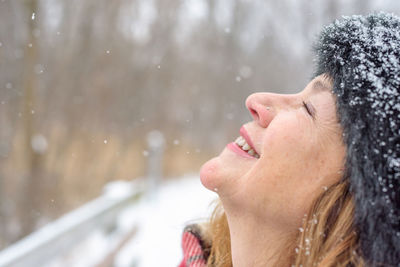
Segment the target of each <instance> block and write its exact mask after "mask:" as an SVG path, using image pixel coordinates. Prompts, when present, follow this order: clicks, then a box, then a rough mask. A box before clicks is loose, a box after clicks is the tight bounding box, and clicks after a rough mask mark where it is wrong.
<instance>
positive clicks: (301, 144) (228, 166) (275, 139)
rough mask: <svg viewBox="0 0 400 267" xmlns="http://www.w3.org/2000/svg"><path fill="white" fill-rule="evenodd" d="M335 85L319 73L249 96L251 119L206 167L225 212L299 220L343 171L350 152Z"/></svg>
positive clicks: (284, 222) (281, 221) (205, 177)
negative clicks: (295, 88) (297, 86)
mask: <svg viewBox="0 0 400 267" xmlns="http://www.w3.org/2000/svg"><path fill="white" fill-rule="evenodd" d="M331 88H332V84H331V81H330V80H329V79H328V78H326V76H322V75H321V76H318V77H316V78H315V79H314V80H312V81H311V82H310V83H309V84H308V85H307V86H306V87H305V88H304V90H303V91H302V92H299V93H297V94H291V95H285V94H273V93H255V94H252V95H250V96H249V97H248V98H247V100H246V106H247V108H248V110H249V111H250V113H251V115H252V116H253V121H251V122H249V123H247V124H245V125H243V127H242V128H241V129H240V136H242V138H239V140H238V141H237V143H238V144H237V143H235V142H233V143H230V144H228V145H227V146H226V148H225V149H224V150H223V151H222V153H221V154H220V155H219V156H217V157H215V158H213V159H211V160H210V161H208V162H207V163H205V164H204V165H203V167H202V169H201V173H200V177H201V181H202V183H203V185H204V186H205V187H207V188H208V189H210V190H213V191H216V192H217V193H218V195H219V196H220V199H221V201H222V203H223V205H224V208H225V210H226V211H227V212H229V211H233V212H235V213H236V214H241V212H242V213H243V214H246V215H248V216H254V217H255V218H256V219H260V220H266V221H269V222H274V223H276V224H277V225H279V226H280V227H282V226H288V227H293V226H295V225H297V226H298V225H299V224H300V223H301V218H303V216H304V214H305V213H306V212H307V209H308V208H309V207H310V205H311V202H312V200H313V199H314V198H315V197H316V196H318V195H319V194H320V193H321V192H322V191H323V190H326V188H327V187H329V186H330V185H332V184H333V183H335V182H337V181H338V180H339V179H340V178H341V170H342V168H343V165H344V157H345V152H346V151H345V146H344V145H343V142H342V130H341V127H340V125H339V123H338V119H337V116H336V106H335V97H334V95H333V94H332V93H331ZM242 139H244V140H245V142H244V141H243V140H242ZM244 143H247V145H248V146H249V147H251V148H249V147H248V146H246V144H245V145H244V147H242V145H243V144H244ZM249 149H250V150H251V149H252V150H253V151H254V152H255V153H253V152H252V151H250V152H245V151H244V150H247V151H249Z"/></svg>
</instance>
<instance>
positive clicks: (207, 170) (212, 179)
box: [200, 157, 221, 191]
mask: <svg viewBox="0 0 400 267" xmlns="http://www.w3.org/2000/svg"><path fill="white" fill-rule="evenodd" d="M220 172H221V162H220V158H219V157H215V158H212V159H210V160H209V161H207V162H206V163H204V164H203V166H202V167H201V169H200V181H201V183H202V184H203V186H204V187H205V188H207V189H209V190H212V191H216V188H217V189H218V187H219V185H220V184H221V179H220V178H221V177H220V176H221V173H220Z"/></svg>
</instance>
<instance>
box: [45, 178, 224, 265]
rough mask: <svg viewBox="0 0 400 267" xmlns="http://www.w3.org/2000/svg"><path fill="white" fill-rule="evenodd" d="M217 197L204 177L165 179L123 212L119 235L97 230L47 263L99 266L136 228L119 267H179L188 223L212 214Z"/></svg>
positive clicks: (118, 258) (120, 256)
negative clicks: (71, 248) (64, 254)
mask: <svg viewBox="0 0 400 267" xmlns="http://www.w3.org/2000/svg"><path fill="white" fill-rule="evenodd" d="M216 197H217V195H216V194H215V193H214V192H211V191H208V190H206V189H205V188H204V187H203V186H202V185H201V183H200V180H199V177H198V175H187V176H185V177H181V178H179V179H174V180H168V181H165V182H163V183H162V184H161V185H160V186H159V188H158V190H156V191H155V192H153V193H152V194H151V195H145V196H143V197H142V198H141V199H140V200H139V202H138V203H136V204H135V205H132V206H131V207H129V208H127V209H125V210H124V211H123V212H122V213H121V214H120V215H119V216H118V223H117V229H116V230H114V231H113V233H114V234H112V235H107V234H105V233H104V232H102V231H95V232H93V233H92V234H91V235H90V236H89V238H86V239H85V240H84V241H83V242H82V243H81V244H80V245H79V246H77V247H76V248H75V249H74V250H73V251H71V252H70V253H69V255H66V256H65V257H62V258H59V259H56V260H54V261H52V262H51V263H49V264H48V265H47V267H64V266H74V267H88V266H99V265H98V264H99V263H100V260H101V259H104V258H105V257H106V255H108V253H109V252H110V251H111V250H113V248H115V246H116V244H117V243H118V242H120V240H121V238H122V237H123V236H126V233H127V232H129V231H130V230H132V228H134V227H136V228H137V232H136V234H135V235H134V236H133V238H132V239H130V240H129V241H128V242H127V243H126V244H125V245H124V246H123V248H122V249H121V250H120V251H119V252H118V254H117V255H116V258H115V261H114V263H115V265H114V266H116V267H132V266H137V267H156V266H177V265H178V264H179V262H180V260H181V258H182V251H181V240H180V239H181V234H182V230H183V228H184V226H185V225H186V224H188V223H192V222H196V221H201V220H204V219H205V218H207V217H208V216H209V215H210V213H211V211H212V207H213V205H212V202H213V200H214V199H216Z"/></svg>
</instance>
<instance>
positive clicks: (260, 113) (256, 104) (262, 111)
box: [246, 93, 295, 128]
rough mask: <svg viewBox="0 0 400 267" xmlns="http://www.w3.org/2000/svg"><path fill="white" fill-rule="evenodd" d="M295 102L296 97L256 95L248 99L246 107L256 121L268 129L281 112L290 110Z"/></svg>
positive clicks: (267, 94) (268, 94)
mask: <svg viewBox="0 0 400 267" xmlns="http://www.w3.org/2000/svg"><path fill="white" fill-rule="evenodd" d="M294 102H295V97H294V95H285V94H273V93H255V94H251V95H250V96H248V97H247V99H246V107H247V109H248V110H249V111H250V114H251V116H252V117H253V119H254V121H255V122H257V123H258V125H260V126H261V127H263V128H267V127H268V125H269V124H270V122H271V121H272V119H273V118H274V116H275V115H276V114H277V112H278V111H279V110H282V109H286V108H289V107H290V106H292V105H293V104H294Z"/></svg>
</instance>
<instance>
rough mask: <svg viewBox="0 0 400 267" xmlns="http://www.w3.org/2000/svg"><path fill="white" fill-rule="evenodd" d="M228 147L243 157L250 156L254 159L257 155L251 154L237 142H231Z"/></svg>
mask: <svg viewBox="0 0 400 267" xmlns="http://www.w3.org/2000/svg"><path fill="white" fill-rule="evenodd" d="M226 147H227V148H228V149H229V150H231V151H233V152H235V153H236V154H239V155H240V156H242V157H245V158H249V159H254V158H255V157H252V156H250V155H249V154H248V153H247V152H245V151H244V150H242V149H241V148H240V147H239V146H238V145H237V144H236V143H235V142H232V143H229V144H228V145H227V146H226Z"/></svg>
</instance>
